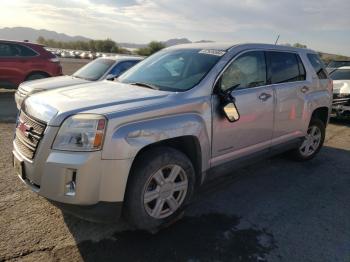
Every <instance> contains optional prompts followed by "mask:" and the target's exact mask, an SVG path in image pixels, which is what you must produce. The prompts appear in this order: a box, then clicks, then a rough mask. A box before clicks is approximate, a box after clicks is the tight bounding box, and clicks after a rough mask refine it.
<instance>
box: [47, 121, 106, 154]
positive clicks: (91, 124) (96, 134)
mask: <svg viewBox="0 0 350 262" xmlns="http://www.w3.org/2000/svg"><path fill="white" fill-rule="evenodd" d="M106 122H107V120H106V119H105V118H104V117H103V116H101V115H93V114H80V115H74V116H71V117H69V118H67V119H66V120H65V121H64V122H63V125H62V126H61V128H60V130H59V131H58V134H57V136H56V139H55V141H54V143H53V146H52V148H53V149H56V150H65V151H96V150H100V149H101V148H102V143H103V138H104V133H105V128H106Z"/></svg>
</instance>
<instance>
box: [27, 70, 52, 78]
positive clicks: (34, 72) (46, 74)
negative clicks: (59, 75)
mask: <svg viewBox="0 0 350 262" xmlns="http://www.w3.org/2000/svg"><path fill="white" fill-rule="evenodd" d="M35 74H40V75H44V76H46V77H50V76H51V75H50V74H49V73H47V72H45V71H40V70H36V71H31V72H29V73H28V74H27V75H26V77H25V80H27V79H28V78H29V77H30V76H32V75H35Z"/></svg>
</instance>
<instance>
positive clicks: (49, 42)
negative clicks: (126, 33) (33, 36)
mask: <svg viewBox="0 0 350 262" xmlns="http://www.w3.org/2000/svg"><path fill="white" fill-rule="evenodd" d="M37 43H39V44H42V45H45V46H48V47H52V48H60V49H71V50H82V51H91V52H102V53H117V54H131V51H129V50H127V49H125V48H122V47H120V46H119V45H118V44H117V43H116V42H115V41H113V40H111V39H106V40H89V41H69V42H65V41H57V40H54V39H45V38H44V37H42V36H40V37H39V38H38V39H37ZM164 47H165V45H164V44H163V43H162V42H157V41H152V42H150V43H149V44H148V45H147V46H146V47H143V48H139V49H137V50H136V51H135V52H134V53H135V54H138V55H142V56H149V55H151V54H153V53H155V52H157V51H159V50H161V49H163V48H164Z"/></svg>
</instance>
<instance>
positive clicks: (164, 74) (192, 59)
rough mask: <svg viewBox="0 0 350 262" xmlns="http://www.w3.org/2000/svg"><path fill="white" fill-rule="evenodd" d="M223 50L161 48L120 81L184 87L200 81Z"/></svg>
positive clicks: (160, 87) (122, 76)
mask: <svg viewBox="0 0 350 262" xmlns="http://www.w3.org/2000/svg"><path fill="white" fill-rule="evenodd" d="M224 54H225V52H224V51H218V50H201V49H180V50H162V51H160V52H157V53H155V54H154V55H152V56H150V57H148V58H146V59H145V60H143V61H142V62H140V63H138V64H137V65H135V66H134V67H133V68H131V69H130V70H128V71H127V72H126V73H124V74H123V75H121V76H120V77H119V81H120V82H122V83H145V84H149V85H153V86H156V87H157V88H159V89H160V90H168V91H185V90H188V89H191V88H192V87H194V86H195V85H197V84H198V83H199V82H200V81H201V80H202V79H203V77H205V76H206V74H207V73H208V72H209V71H210V69H212V67H213V66H214V65H215V64H216V63H217V62H218V61H219V59H220V58H221V56H222V55H224Z"/></svg>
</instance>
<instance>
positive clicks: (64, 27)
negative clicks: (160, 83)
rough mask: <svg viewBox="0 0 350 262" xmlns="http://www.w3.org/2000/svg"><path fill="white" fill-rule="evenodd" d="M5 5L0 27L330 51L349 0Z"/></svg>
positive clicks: (51, 0) (343, 26)
mask: <svg viewBox="0 0 350 262" xmlns="http://www.w3.org/2000/svg"><path fill="white" fill-rule="evenodd" d="M6 9H7V10H11V11H12V13H13V15H12V18H11V17H10V16H9V15H7V16H6V15H2V16H1V17H0V22H1V23H0V24H1V25H6V26H10V24H13V25H19V24H20V25H22V26H33V27H41V28H48V29H52V30H56V31H62V32H64V33H69V34H81V35H86V36H88V37H93V38H106V37H111V38H113V39H115V40H116V41H123V42H125V41H128V42H130V41H131V42H147V41H150V40H152V39H155V40H164V39H167V38H171V37H188V38H192V39H195V40H199V39H213V40H219V41H220V40H231V39H235V40H237V41H245V40H247V41H258V42H260V41H267V39H272V38H274V37H275V36H276V34H277V33H280V34H282V39H284V40H285V41H291V42H293V41H294V42H296V41H298V40H304V41H306V42H307V43H306V44H312V45H313V46H315V48H323V47H327V48H328V49H332V45H330V44H329V43H325V41H333V40H332V39H329V38H327V34H328V33H329V32H334V33H335V36H337V34H338V35H339V37H340V38H341V39H343V38H344V36H343V35H341V34H344V33H346V34H347V35H350V34H349V25H350V16H349V15H348V12H349V10H350V1H349V0H308V1H302V0H299V1H296V0H294V1H291V0H279V1H275V0H239V1H238V0H220V1H212V0H192V1H190V0H177V1H173V0H79V1H78V0H71V1H68V0H37V1H35V2H34V1H30V0H22V1H20V0H13V1H11V3H9V2H6V3H2V14H6V13H8V12H6ZM247 32H249V36H247ZM262 32H264V33H265V35H263V33H262ZM337 32H338V33H337ZM308 36H309V37H308ZM311 36H313V37H311ZM347 39H348V40H349V41H350V36H348V37H347ZM335 42H337V41H335ZM344 48H345V49H347V47H346V46H345V45H341V48H340V49H339V51H341V52H346V53H348V54H349V53H350V48H348V49H347V50H343V49H344ZM333 49H334V50H337V48H336V47H335V48H333Z"/></svg>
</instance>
